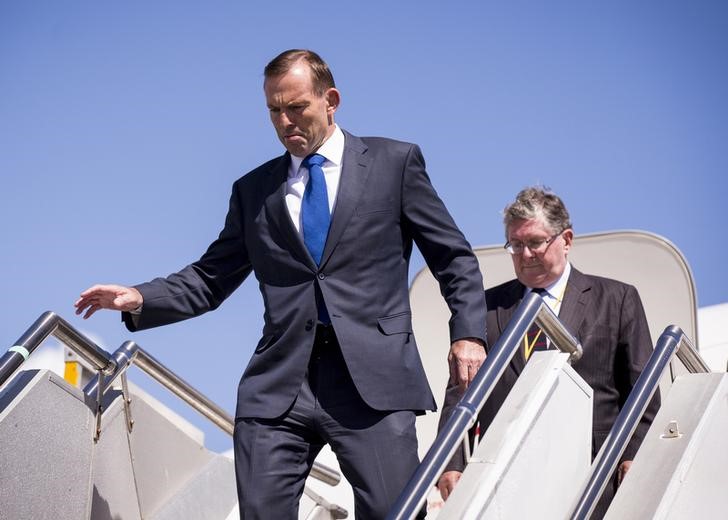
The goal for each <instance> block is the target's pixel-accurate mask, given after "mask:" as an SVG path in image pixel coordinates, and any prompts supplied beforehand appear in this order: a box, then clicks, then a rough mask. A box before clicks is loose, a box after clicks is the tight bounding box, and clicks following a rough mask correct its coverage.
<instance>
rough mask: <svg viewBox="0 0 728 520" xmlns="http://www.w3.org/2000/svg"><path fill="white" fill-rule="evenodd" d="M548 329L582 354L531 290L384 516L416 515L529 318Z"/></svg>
mask: <svg viewBox="0 0 728 520" xmlns="http://www.w3.org/2000/svg"><path fill="white" fill-rule="evenodd" d="M534 322H535V323H536V324H537V325H538V326H539V327H540V328H541V329H542V330H543V331H544V333H546V335H547V336H548V338H549V339H550V340H551V342H552V343H553V344H554V345H555V346H556V347H557V348H559V350H561V351H563V352H567V353H569V354H571V357H570V358H569V360H570V361H576V360H578V359H579V358H581V355H582V349H581V345H580V344H579V342H578V341H577V340H576V339H575V338H574V337H573V336H572V335H571V333H570V332H569V331H568V330H566V328H565V327H564V325H563V324H562V323H561V322H560V321H559V319H558V318H557V317H556V315H555V314H554V312H553V311H552V310H551V308H550V307H549V306H548V304H546V302H545V301H544V300H543V298H541V297H540V296H539V295H538V294H535V293H530V294H528V295H527V296H526V297H525V298H524V299H523V301H522V302H521V303H520V305H519V306H518V308H517V309H516V312H515V314H514V315H513V317H512V318H511V320H510V321H509V322H508V326H507V327H506V330H505V331H504V332H503V334H501V336H500V338H499V339H498V341H497V342H496V344H495V345H494V346H493V348H492V349H490V350H489V352H488V356H487V357H486V358H485V362H484V363H483V365H482V366H481V367H480V370H478V373H477V374H476V376H475V378H474V379H473V381H472V382H471V383H470V386H469V387H468V389H467V390H466V392H465V395H464V396H463V397H462V398H461V399H460V402H459V403H458V404H457V406H456V407H455V409H454V410H453V413H452V415H450V418H449V419H448V420H447V422H446V423H445V426H444V427H443V429H442V430H441V431H440V433H439V434H438V435H437V437H436V439H435V441H434V442H433V443H432V446H431V447H430V449H429V450H428V452H427V454H426V455H425V457H424V458H423V459H422V463H421V464H420V465H419V466H418V467H417V469H416V470H415V473H414V475H412V477H411V478H410V480H409V482H408V483H407V485H406V486H405V488H404V490H403V491H402V492H401V493H400V495H399V498H398V499H397V502H395V504H394V506H393V508H392V509H391V511H390V512H389V514H388V515H387V519H388V520H395V519H396V520H405V519H412V518H414V517H416V516H417V514H418V512H419V510H420V508H421V507H422V506H423V504H424V503H425V500H427V495H428V494H429V492H430V489H431V488H432V486H433V485H434V484H435V482H436V481H437V479H438V478H439V477H440V474H441V473H442V470H443V469H444V468H445V466H446V465H447V463H448V462H449V461H450V459H451V458H452V456H453V454H454V453H455V450H456V449H457V447H458V445H459V444H460V443H461V442H462V441H463V438H464V437H465V436H466V435H467V432H468V430H469V429H470V428H471V427H472V426H473V425H474V424H475V421H476V420H477V417H478V412H479V411H480V409H481V408H482V407H483V405H484V404H485V401H486V400H487V399H488V397H489V396H490V394H491V392H492V390H493V387H494V386H495V384H496V382H497V381H498V380H499V379H500V377H501V375H502V374H503V372H504V371H505V369H506V367H507V365H508V363H510V361H511V359H512V358H513V356H514V355H515V354H516V352H518V347H519V344H520V342H521V339H522V338H523V337H524V336H525V335H526V332H528V329H529V328H530V327H531V325H532V324H533V323H534Z"/></svg>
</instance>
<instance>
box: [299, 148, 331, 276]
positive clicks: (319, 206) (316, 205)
mask: <svg viewBox="0 0 728 520" xmlns="http://www.w3.org/2000/svg"><path fill="white" fill-rule="evenodd" d="M325 160H326V158H325V157H324V156H323V155H319V154H317V153H315V154H311V155H309V156H308V157H306V158H305V159H304V160H303V162H302V163H301V165H302V166H304V167H305V168H307V169H308V183H307V184H306V189H305V190H304V192H303V200H302V201H301V224H302V226H303V241H304V243H305V244H306V247H307V248H308V251H309V252H310V253H311V256H312V257H313V259H314V261H315V262H316V265H319V264H320V263H321V256H322V255H323V253H324V245H325V244H326V236H327V235H328V233H329V222H330V220H331V217H330V215H329V196H328V194H327V193H326V179H325V178H324V171H323V170H322V169H321V164H323V162H324V161H325Z"/></svg>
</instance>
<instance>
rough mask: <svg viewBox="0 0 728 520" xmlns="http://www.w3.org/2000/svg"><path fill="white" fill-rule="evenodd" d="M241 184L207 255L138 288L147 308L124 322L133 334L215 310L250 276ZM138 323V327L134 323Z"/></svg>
mask: <svg viewBox="0 0 728 520" xmlns="http://www.w3.org/2000/svg"><path fill="white" fill-rule="evenodd" d="M240 201H241V197H240V196H239V192H238V184H237V183H236V184H235V185H234V186H233V193H232V196H231V197H230V205H229V209H228V213H227V217H226V218H225V226H224V228H223V230H222V231H221V232H220V235H219V236H218V238H217V240H215V241H214V242H213V243H212V244H210V246H209V247H208V249H207V251H206V252H205V254H204V255H203V256H202V257H201V258H200V259H199V260H198V261H197V262H194V263H192V264H190V265H188V266H186V267H185V268H183V269H182V270H180V271H178V272H177V273H174V274H171V275H169V276H167V277H166V278H155V279H154V280H152V281H150V282H146V283H143V284H140V285H137V286H136V288H137V289H138V290H139V292H141V293H142V297H143V298H144V304H143V306H142V312H141V314H139V315H138V319H137V320H133V319H132V317H131V315H130V314H129V313H122V319H123V320H124V323H125V324H126V326H127V328H128V329H129V330H131V331H135V330H142V329H148V328H151V327H157V326H160V325H167V324H169V323H174V322H177V321H181V320H185V319H188V318H192V317H194V316H199V315H200V314H204V313H205V312H207V311H210V310H213V309H216V308H217V307H218V306H219V305H220V304H221V303H222V302H223V301H224V300H225V299H226V298H227V297H228V296H229V295H230V294H231V293H232V292H233V291H234V290H235V289H237V288H238V287H239V286H240V284H241V283H242V282H243V280H245V278H246V277H247V276H248V275H249V274H250V272H251V264H250V260H249V258H248V254H247V250H246V246H245V240H244V229H243V218H242V208H241V202H240ZM135 322H136V323H135Z"/></svg>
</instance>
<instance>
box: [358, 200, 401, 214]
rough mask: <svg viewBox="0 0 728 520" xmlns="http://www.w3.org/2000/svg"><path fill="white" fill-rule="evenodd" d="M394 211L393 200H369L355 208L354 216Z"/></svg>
mask: <svg viewBox="0 0 728 520" xmlns="http://www.w3.org/2000/svg"><path fill="white" fill-rule="evenodd" d="M387 211H394V199H392V198H388V199H382V200H369V201H366V202H362V203H361V204H359V205H358V206H357V207H356V214H357V215H360V216H363V215H369V214H372V213H382V212H387Z"/></svg>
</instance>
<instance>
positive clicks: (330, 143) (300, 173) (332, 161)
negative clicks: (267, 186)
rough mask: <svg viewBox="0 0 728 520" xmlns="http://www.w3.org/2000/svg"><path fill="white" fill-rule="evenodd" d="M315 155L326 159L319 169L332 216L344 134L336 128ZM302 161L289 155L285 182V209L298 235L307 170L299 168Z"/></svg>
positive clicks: (301, 158) (300, 158) (339, 175)
mask: <svg viewBox="0 0 728 520" xmlns="http://www.w3.org/2000/svg"><path fill="white" fill-rule="evenodd" d="M315 153H317V154H319V155H323V156H324V157H325V158H326V161H324V163H323V164H322V165H321V168H322V169H323V171H324V178H325V179H326V193H327V195H328V197H329V213H330V214H333V212H334V204H335V202H336V193H337V192H338V190H339V180H340V179H341V161H342V159H343V157H344V132H342V131H341V129H340V128H339V127H338V126H336V128H335V129H334V133H333V134H332V135H331V137H329V138H328V139H327V140H326V141H324V144H322V145H321V147H320V148H319V149H318V150H316V152H315ZM304 159H305V157H297V156H295V155H291V165H290V167H289V168H288V181H287V182H286V207H287V208H288V214H289V215H290V216H291V221H292V222H293V225H294V226H295V227H296V230H297V231H298V232H299V233H301V201H302V200H303V192H304V190H305V189H306V183H307V182H308V170H307V169H306V168H302V167H301V162H302V161H303V160H304Z"/></svg>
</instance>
